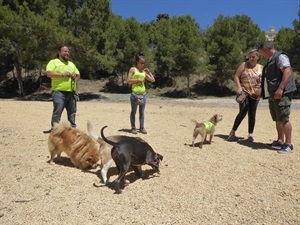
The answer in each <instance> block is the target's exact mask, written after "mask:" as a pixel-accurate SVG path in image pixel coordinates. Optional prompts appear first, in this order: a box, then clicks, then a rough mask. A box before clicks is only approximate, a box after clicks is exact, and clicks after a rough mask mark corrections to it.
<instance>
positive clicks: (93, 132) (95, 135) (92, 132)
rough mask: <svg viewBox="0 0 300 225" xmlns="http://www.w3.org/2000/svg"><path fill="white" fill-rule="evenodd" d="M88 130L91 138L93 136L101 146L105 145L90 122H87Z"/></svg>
mask: <svg viewBox="0 0 300 225" xmlns="http://www.w3.org/2000/svg"><path fill="white" fill-rule="evenodd" d="M87 130H88V132H89V134H90V136H91V137H92V138H93V139H94V140H95V141H97V142H98V143H99V144H101V143H103V140H102V139H101V137H99V136H98V135H97V134H96V133H95V131H94V129H93V126H92V123H91V122H90V121H89V120H88V121H87Z"/></svg>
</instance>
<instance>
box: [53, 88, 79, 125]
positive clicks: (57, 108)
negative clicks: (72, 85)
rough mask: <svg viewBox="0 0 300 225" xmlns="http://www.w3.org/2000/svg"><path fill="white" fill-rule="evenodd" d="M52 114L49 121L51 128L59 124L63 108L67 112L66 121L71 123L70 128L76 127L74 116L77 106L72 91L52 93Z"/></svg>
mask: <svg viewBox="0 0 300 225" xmlns="http://www.w3.org/2000/svg"><path fill="white" fill-rule="evenodd" d="M52 99H53V112H52V119H51V127H53V126H54V125H55V123H59V122H60V119H61V115H62V113H63V111H64V108H66V110H67V116H68V121H69V122H70V123H71V126H72V127H76V123H75V116H76V111H77V104H76V100H75V97H74V92H72V91H53V92H52Z"/></svg>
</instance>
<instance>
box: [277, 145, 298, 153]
mask: <svg viewBox="0 0 300 225" xmlns="http://www.w3.org/2000/svg"><path fill="white" fill-rule="evenodd" d="M277 152H278V153H279V154H287V153H293V152H294V147H293V145H289V144H283V145H282V147H281V149H280V150H278V151H277Z"/></svg>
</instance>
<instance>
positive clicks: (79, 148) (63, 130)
mask: <svg viewBox="0 0 300 225" xmlns="http://www.w3.org/2000/svg"><path fill="white" fill-rule="evenodd" d="M48 147H49V151H50V160H49V163H50V164H53V160H54V157H55V155H57V159H58V160H59V159H60V155H61V153H62V152H65V153H66V154H67V155H68V156H69V157H70V160H71V162H72V163H73V164H74V166H75V167H77V168H79V169H87V168H89V167H91V168H96V167H97V165H98V164H97V163H98V161H99V159H100V155H99V150H98V145H97V143H96V142H95V141H94V140H93V139H92V138H91V137H90V136H89V135H88V134H86V133H84V132H83V131H80V130H79V129H77V128H72V127H71V125H70V124H69V123H68V122H62V123H59V124H56V125H55V126H54V127H53V130H52V131H51V133H50V135H49V137H48Z"/></svg>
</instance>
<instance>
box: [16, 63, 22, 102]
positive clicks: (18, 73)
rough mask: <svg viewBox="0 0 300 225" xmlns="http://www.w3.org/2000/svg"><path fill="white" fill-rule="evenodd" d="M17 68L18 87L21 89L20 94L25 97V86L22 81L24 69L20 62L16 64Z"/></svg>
mask: <svg viewBox="0 0 300 225" xmlns="http://www.w3.org/2000/svg"><path fill="white" fill-rule="evenodd" d="M15 68H16V71H17V81H18V87H19V90H18V92H19V94H20V95H21V96H24V86H23V79H22V67H21V65H20V63H19V62H15Z"/></svg>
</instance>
